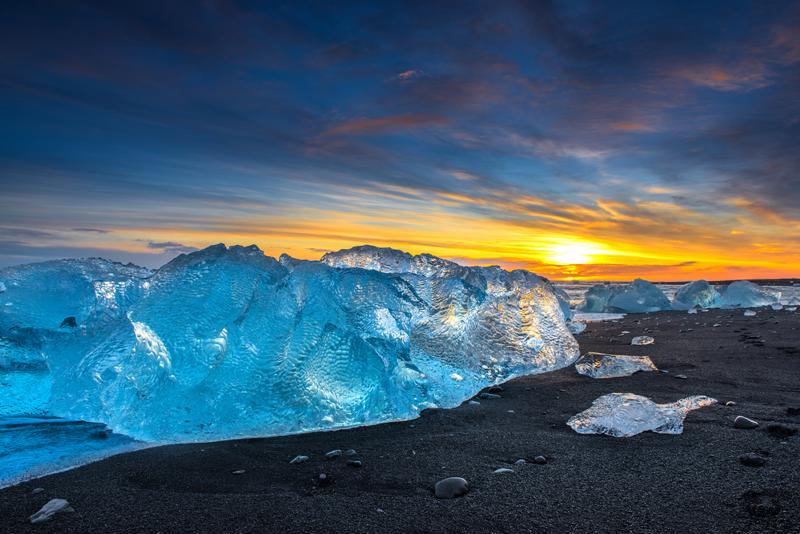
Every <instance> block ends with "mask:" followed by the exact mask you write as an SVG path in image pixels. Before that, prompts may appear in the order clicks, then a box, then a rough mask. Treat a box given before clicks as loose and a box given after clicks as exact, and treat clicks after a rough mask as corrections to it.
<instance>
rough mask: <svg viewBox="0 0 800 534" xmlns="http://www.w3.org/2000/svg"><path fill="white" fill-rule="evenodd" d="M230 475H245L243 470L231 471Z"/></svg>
mask: <svg viewBox="0 0 800 534" xmlns="http://www.w3.org/2000/svg"><path fill="white" fill-rule="evenodd" d="M231 473H232V474H234V475H243V474H245V470H244V469H237V470H236V471H231Z"/></svg>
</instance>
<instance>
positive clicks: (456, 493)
mask: <svg viewBox="0 0 800 534" xmlns="http://www.w3.org/2000/svg"><path fill="white" fill-rule="evenodd" d="M468 491H469V484H468V483H467V481H466V480H465V479H463V478H461V477H449V478H444V479H442V480H440V481H439V482H437V483H436V485H435V486H434V488H433V493H434V495H436V498H437V499H453V498H455V497H461V496H462V495H464V494H466V493H467V492H468Z"/></svg>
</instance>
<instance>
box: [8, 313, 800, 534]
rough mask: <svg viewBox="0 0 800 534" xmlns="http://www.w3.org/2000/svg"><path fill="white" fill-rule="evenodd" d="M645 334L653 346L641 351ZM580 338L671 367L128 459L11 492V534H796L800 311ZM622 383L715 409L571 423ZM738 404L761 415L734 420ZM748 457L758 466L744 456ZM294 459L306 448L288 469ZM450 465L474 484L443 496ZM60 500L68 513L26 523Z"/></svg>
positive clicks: (542, 382)
mask: <svg viewBox="0 0 800 534" xmlns="http://www.w3.org/2000/svg"><path fill="white" fill-rule="evenodd" d="M622 331H629V332H630V334H624V335H623V334H621V332H622ZM641 334H646V335H652V336H654V337H655V339H656V344H655V345H651V346H642V347H638V346H631V345H630V339H631V337H632V336H634V335H641ZM579 340H580V343H581V350H582V352H586V351H601V352H611V353H618V354H646V355H649V356H651V357H652V359H653V361H654V362H655V363H656V365H657V366H658V367H659V368H660V369H662V370H665V371H668V373H639V374H637V375H634V376H631V377H626V378H618V379H608V380H594V379H591V378H587V377H583V376H580V375H578V374H576V372H575V370H574V369H573V368H572V367H569V368H567V369H563V370H561V371H558V372H554V373H548V374H543V375H537V376H530V377H525V378H521V379H518V380H514V381H513V382H511V383H508V384H506V385H504V386H503V391H502V392H501V393H500V395H501V398H499V399H490V400H483V399H481V400H480V403H481V404H480V405H477V406H476V405H469V404H467V403H465V404H464V405H462V406H460V407H458V408H456V409H453V410H436V411H431V412H428V413H425V414H424V415H423V417H421V418H419V419H417V420H415V421H408V422H402V423H393V424H386V425H380V426H373V427H368V428H359V429H352V430H344V431H338V432H330V433H314V434H305V435H297V436H291V437H278V438H271V439H250V440H241V441H230V442H219V443H209V444H192V445H180V446H167V447H159V448H153V449H148V450H143V451H138V452H134V453H130V454H124V455H120V456H116V457H112V458H109V459H106V460H104V461H101V462H97V463H94V464H91V465H87V466H84V467H82V468H79V469H75V470H72V471H69V472H65V473H60V474H55V475H51V476H48V477H44V478H41V479H38V480H33V481H30V482H27V483H24V484H21V485H19V486H15V487H11V488H7V489H4V490H2V491H0V517H1V518H2V519H0V532H8V533H17V534H19V533H23V532H76V533H77V532H79V533H92V532H136V533H143V532H163V533H167V532H169V533H172V532H209V533H211V532H213V533H219V532H297V533H307V534H308V533H316V532H391V533H411V532H553V533H563V532H587V533H589V532H609V533H620V532H676V533H678V532H680V533H688V532H698V533H700V532H702V533H707V532H753V533H757V532H758V533H762V532H800V435H797V434H796V435H787V434H788V433H790V432H791V431H792V430H793V429H798V428H800V415H798V411H797V408H800V314H798V313H790V312H787V311H772V310H765V309H761V310H759V311H758V315H757V316H756V317H744V316H743V312H742V310H733V311H722V310H717V311H709V312H707V313H698V314H697V315H689V314H687V313H686V312H663V313H658V314H649V315H629V316H627V317H625V318H624V319H622V320H620V321H617V322H607V323H592V324H590V325H589V327H588V329H587V330H586V332H584V333H583V334H582V335H580V336H579ZM679 374H680V375H685V376H686V378H685V379H680V378H676V375H679ZM614 391H619V392H632V393H637V394H641V395H646V396H648V397H651V398H652V399H653V400H655V401H657V402H671V401H675V400H677V399H679V398H682V397H685V396H689V395H696V394H704V395H709V396H712V397H715V398H717V399H719V401H720V403H719V404H718V405H715V406H712V407H710V408H704V409H701V410H698V411H695V412H692V413H690V414H689V416H688V417H687V419H686V426H685V431H684V433H683V434H681V435H660V434H653V433H644V434H640V435H638V436H635V437H632V438H612V437H607V436H586V435H578V434H576V433H575V432H573V431H572V430H571V429H570V428H569V427H567V426H566V425H565V422H566V421H567V419H569V417H570V416H572V415H574V414H576V413H578V412H580V411H582V410H584V409H586V408H588V407H589V405H590V404H591V403H592V401H593V400H594V399H595V398H597V397H599V396H600V395H603V394H605V393H609V392H614ZM726 401H734V402H735V403H736V405H735V406H725V402H726ZM737 415H744V416H747V417H750V418H752V419H755V420H756V421H758V422H759V423H760V426H759V427H758V428H757V429H754V430H742V429H736V428H734V427H733V419H734V417H735V416H737ZM770 423H780V424H782V425H783V426H779V427H774V426H773V427H770V425H769V424H770ZM337 448H338V449H343V450H346V449H350V448H353V449H356V450H357V452H358V458H359V459H361V460H362V461H363V466H362V467H360V468H359V467H352V466H348V465H346V463H345V458H344V457H342V458H338V459H335V460H326V459H325V458H324V456H323V454H324V453H325V452H326V451H329V450H331V449H337ZM751 452H756V453H758V454H759V455H761V456H762V457H764V458H766V463H765V465H763V466H762V467H748V466H746V465H743V464H741V463H740V461H739V456H740V455H743V454H746V453H751ZM299 454H304V455H308V456H310V457H311V458H310V460H308V461H307V462H305V463H301V464H298V465H290V464H289V460H291V459H292V458H293V457H294V456H296V455H299ZM539 455H543V456H545V457H546V458H547V463H546V464H543V465H540V464H535V463H534V462H533V460H534V458H535V457H536V456H539ZM519 458H524V459H526V460H527V461H528V463H527V464H525V465H522V466H516V465H514V462H515V461H516V460H517V459H519ZM500 467H507V468H511V469H514V471H515V472H514V473H507V474H494V473H493V471H494V470H495V469H497V468H500ZM242 469H243V470H245V472H244V473H243V474H233V472H234V471H237V470H242ZM320 473H326V474H327V475H328V477H329V480H332V482H331V483H329V484H324V485H323V484H320V483H319V474H320ZM449 476H461V477H464V478H466V479H467V480H468V481H469V484H470V491H469V493H468V494H467V495H466V496H464V497H461V498H456V499H452V500H438V499H436V498H435V497H434V496H433V486H434V484H435V483H436V481H437V480H440V479H442V478H445V477H449ZM39 487H40V488H44V491H42V492H39V493H35V494H34V493H32V490H33V489H34V488H39ZM52 498H64V499H67V500H68V501H69V502H70V504H71V505H72V506H73V508H74V509H75V512H74V513H64V514H59V515H56V516H55V517H54V518H53V519H52V520H50V521H49V522H47V523H43V524H39V525H31V524H30V523H29V520H28V517H29V516H30V515H31V514H33V513H34V512H36V511H37V510H38V509H39V508H40V507H41V506H42V505H43V504H45V503H46V502H47V501H48V500H49V499H52Z"/></svg>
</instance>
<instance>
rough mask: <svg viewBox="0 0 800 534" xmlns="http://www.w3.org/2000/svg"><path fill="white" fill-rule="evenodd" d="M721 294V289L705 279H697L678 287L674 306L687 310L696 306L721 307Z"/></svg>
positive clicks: (673, 302) (677, 308) (673, 300)
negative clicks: (718, 289)
mask: <svg viewBox="0 0 800 534" xmlns="http://www.w3.org/2000/svg"><path fill="white" fill-rule="evenodd" d="M720 299H721V296H720V294H719V291H717V289H716V288H715V287H714V286H712V285H711V284H709V283H708V282H706V281H705V280H695V281H694V282H689V283H688V284H684V285H682V286H681V287H679V288H678V290H677V291H676V292H675V297H674V298H673V299H672V307H673V308H675V309H676V310H687V309H689V308H693V307H695V306H699V307H700V308H719V305H720Z"/></svg>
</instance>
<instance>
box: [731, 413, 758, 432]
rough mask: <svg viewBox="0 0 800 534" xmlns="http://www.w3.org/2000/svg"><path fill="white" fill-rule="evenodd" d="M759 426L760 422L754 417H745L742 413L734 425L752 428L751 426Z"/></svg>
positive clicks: (735, 426)
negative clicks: (753, 418) (754, 419)
mask: <svg viewBox="0 0 800 534" xmlns="http://www.w3.org/2000/svg"><path fill="white" fill-rule="evenodd" d="M757 426H758V423H756V422H755V421H753V420H752V419H749V418H747V417H744V416H742V415H737V416H736V419H734V420H733V427H734V428H746V429H751V428H756V427H757Z"/></svg>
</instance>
